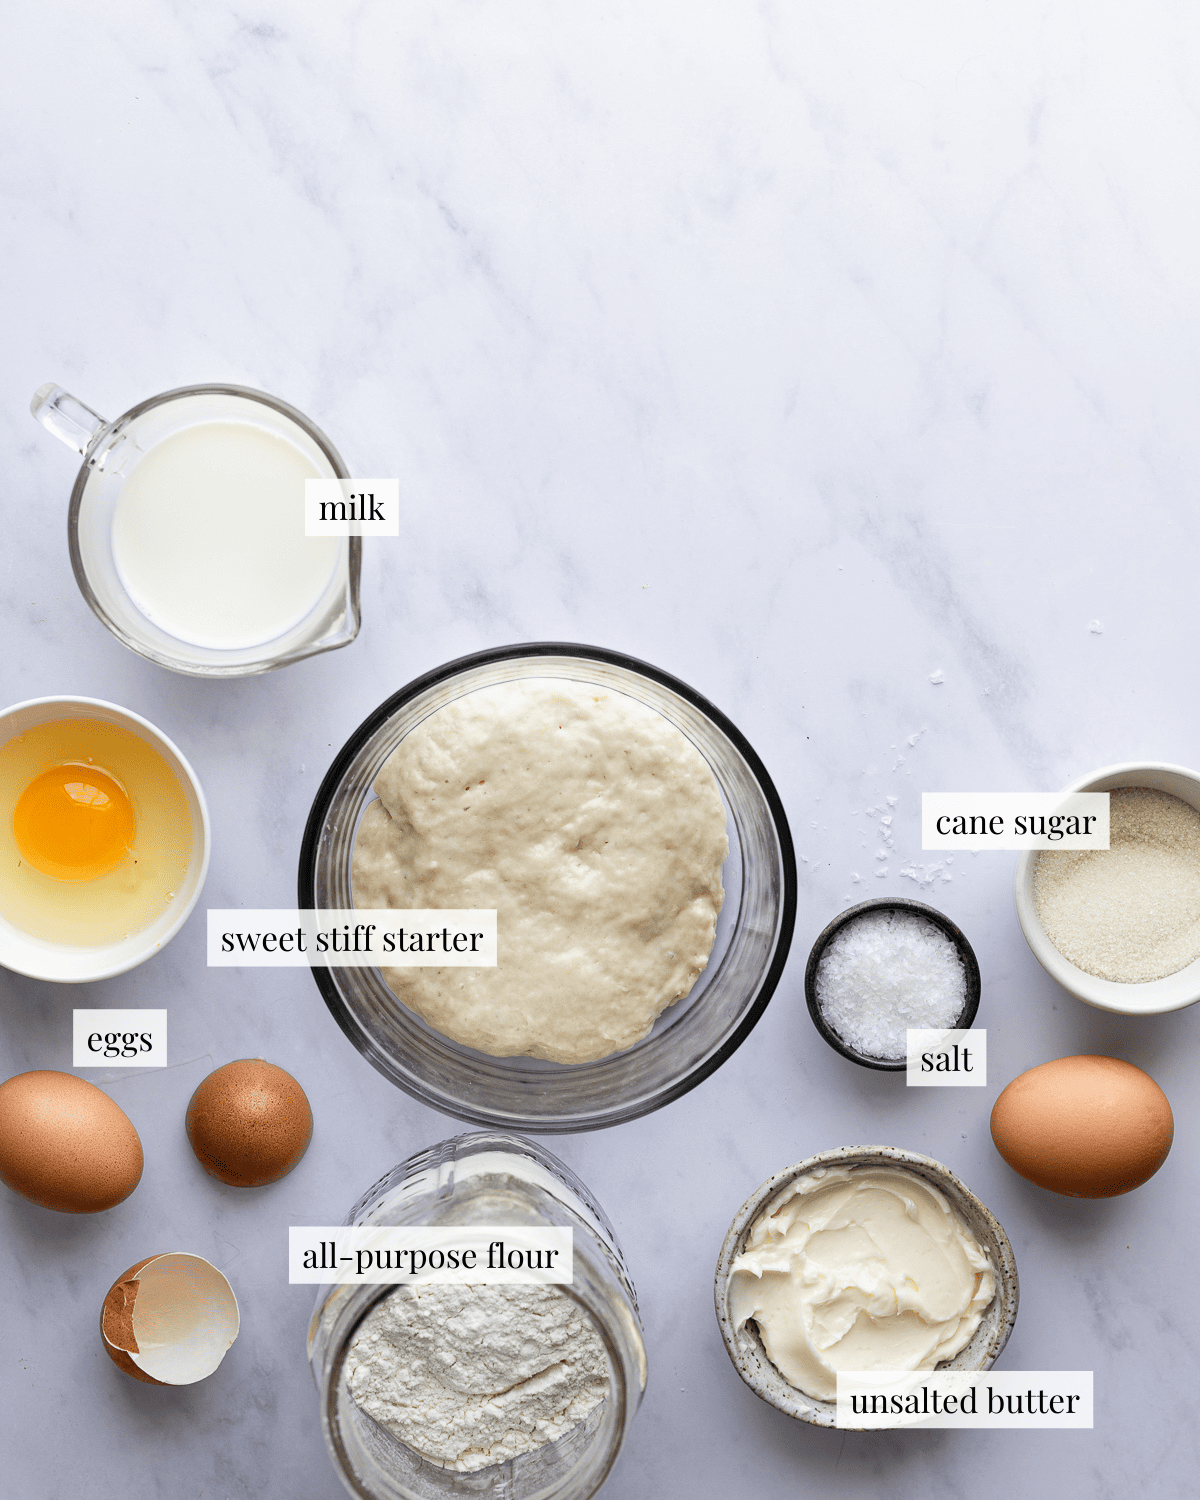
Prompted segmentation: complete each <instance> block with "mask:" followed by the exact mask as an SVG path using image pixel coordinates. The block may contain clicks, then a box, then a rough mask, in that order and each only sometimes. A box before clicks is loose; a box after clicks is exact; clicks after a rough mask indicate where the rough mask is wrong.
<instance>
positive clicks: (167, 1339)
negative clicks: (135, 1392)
mask: <svg viewBox="0 0 1200 1500" xmlns="http://www.w3.org/2000/svg"><path fill="white" fill-rule="evenodd" d="M240 1324H241V1320H240V1316H239V1313H238V1305H237V1298H236V1297H235V1296H234V1294H233V1288H232V1287H231V1286H230V1285H229V1282H228V1281H227V1280H226V1279H225V1277H224V1276H223V1275H222V1274H221V1272H220V1271H218V1270H217V1268H216V1266H214V1265H212V1264H211V1263H210V1262H209V1261H207V1260H205V1259H204V1258H203V1256H200V1255H186V1254H183V1253H180V1252H173V1253H172V1254H169V1255H154V1256H151V1257H150V1259H149V1260H141V1261H138V1263H137V1265H135V1266H130V1268H129V1270H128V1271H123V1272H122V1273H121V1275H120V1276H119V1277H118V1278H117V1280H116V1281H115V1282H113V1284H112V1286H111V1287H110V1288H109V1291H108V1295H107V1296H106V1297H105V1299H104V1305H103V1307H102V1308H101V1311H100V1332H101V1335H102V1336H103V1339H104V1347H105V1349H106V1350H107V1352H108V1356H109V1358H110V1359H111V1360H112V1362H113V1363H114V1364H115V1365H116V1366H117V1368H118V1369H121V1370H123V1371H124V1372H125V1374H126V1375H131V1376H132V1377H133V1379H134V1380H141V1381H143V1382H144V1383H145V1384H146V1385H194V1384H195V1383H196V1381H198V1380H205V1379H206V1378H207V1377H208V1376H209V1375H211V1374H212V1373H213V1371H214V1370H216V1369H217V1367H218V1366H219V1365H220V1363H221V1361H222V1360H223V1359H224V1358H225V1355H226V1353H227V1351H228V1350H229V1349H230V1348H231V1347H232V1345H233V1341H234V1340H235V1339H236V1338H237V1336H238V1329H239V1327H240Z"/></svg>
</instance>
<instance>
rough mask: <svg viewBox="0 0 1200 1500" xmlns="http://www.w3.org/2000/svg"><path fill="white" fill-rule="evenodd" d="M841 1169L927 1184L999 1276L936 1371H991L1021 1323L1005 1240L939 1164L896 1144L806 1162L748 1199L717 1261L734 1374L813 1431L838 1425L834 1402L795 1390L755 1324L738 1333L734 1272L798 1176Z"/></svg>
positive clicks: (720, 1315)
mask: <svg viewBox="0 0 1200 1500" xmlns="http://www.w3.org/2000/svg"><path fill="white" fill-rule="evenodd" d="M841 1166H865V1167H903V1168H904V1169H905V1170H906V1171H909V1172H912V1173H913V1174H914V1175H915V1176H917V1177H920V1178H923V1179H924V1181H926V1182H927V1183H929V1184H930V1185H931V1186H932V1187H935V1188H937V1190H938V1191H939V1192H940V1193H942V1194H943V1195H944V1196H945V1197H946V1198H947V1199H948V1200H949V1201H950V1204H951V1205H952V1207H953V1208H954V1209H956V1210H957V1212H958V1213H959V1214H960V1215H961V1216H962V1220H963V1222H964V1223H965V1224H966V1226H967V1228H968V1229H969V1230H970V1231H971V1233H972V1234H973V1235H974V1236H975V1238H976V1239H977V1240H978V1241H979V1243H980V1244H981V1245H982V1246H983V1248H984V1249H985V1250H986V1251H987V1255H988V1259H989V1260H990V1261H991V1263H992V1266H993V1268H994V1269H995V1272H996V1295H995V1297H994V1298H993V1299H992V1301H991V1304H990V1305H989V1307H988V1308H987V1310H986V1311H985V1313H984V1315H983V1317H982V1319H981V1320H980V1323H979V1327H978V1328H977V1329H976V1330H975V1333H974V1335H973V1336H972V1338H971V1341H970V1343H968V1344H967V1346H966V1347H965V1348H964V1349H962V1350H960V1351H959V1353H958V1354H956V1355H955V1357H954V1358H953V1359H950V1360H946V1361H945V1363H944V1364H942V1365H939V1366H938V1368H939V1369H946V1370H989V1369H991V1367H992V1365H994V1364H995V1362H996V1360H997V1358H998V1356H999V1354H1000V1351H1001V1350H1002V1349H1003V1348H1004V1346H1005V1344H1006V1343H1008V1336H1009V1334H1010V1333H1011V1332H1012V1329H1013V1324H1014V1323H1015V1322H1016V1321H1017V1297H1018V1285H1017V1263H1016V1261H1015V1260H1014V1259H1013V1252H1012V1246H1011V1245H1010V1244H1009V1242H1008V1236H1007V1235H1006V1234H1005V1233H1004V1230H1003V1229H1002V1228H1001V1227H1000V1225H999V1223H998V1222H997V1220H996V1219H995V1218H994V1216H993V1215H992V1214H991V1213H989V1211H988V1210H987V1209H986V1208H985V1207H984V1206H983V1204H982V1203H980V1201H979V1199H978V1198H976V1196H975V1194H974V1193H972V1192H971V1191H970V1190H969V1189H967V1188H966V1187H964V1186H963V1184H962V1183H961V1182H960V1181H959V1180H958V1178H957V1177H955V1175H954V1173H953V1172H951V1171H950V1169H949V1168H948V1167H944V1166H942V1164H941V1162H938V1161H934V1160H933V1158H932V1157H930V1156H920V1155H918V1154H917V1152H915V1151H902V1150H901V1149H900V1148H899V1147H897V1146H839V1147H838V1148H837V1149H836V1150H835V1151H822V1152H821V1153H820V1155H819V1156H809V1157H807V1158H806V1159H805V1160H804V1161H800V1162H797V1163H796V1164H795V1166H792V1167H784V1169H783V1170H782V1171H781V1172H776V1173H775V1175H774V1176H773V1177H769V1178H768V1179H767V1181H766V1182H764V1183H763V1185H762V1187H760V1188H758V1189H757V1190H756V1191H755V1192H753V1193H751V1194H750V1196H749V1198H747V1199H746V1201H745V1203H743V1204H742V1206H741V1208H739V1209H738V1211H737V1213H736V1214H735V1215H734V1217H733V1223H732V1224H731V1225H730V1226H729V1233H728V1234H727V1235H726V1236H725V1243H724V1244H723V1245H722V1246H721V1257H720V1259H719V1260H718V1261H717V1276H716V1287H715V1295H716V1305H717V1322H718V1324H719V1325H720V1328H721V1337H722V1338H723V1339H724V1340H725V1348H726V1350H727V1351H728V1353H729V1358H730V1359H731V1360H732V1361H733V1367H734V1369H735V1370H736V1371H737V1372H738V1374H739V1375H740V1376H741V1377H742V1379H743V1380H744V1381H745V1382H746V1384H747V1385H748V1386H749V1387H750V1389H751V1390H752V1391H753V1392H754V1394H755V1395H756V1396H761V1397H762V1399H763V1400H764V1401H767V1402H769V1403H770V1404H771V1405H772V1406H775V1407H778V1408H779V1410H780V1411H782V1412H786V1413H787V1414H788V1416H789V1417H799V1419H800V1420H801V1421H802V1422H811V1423H812V1424H813V1425H814V1426H816V1427H834V1426H836V1425H837V1403H836V1402H834V1401H820V1400H818V1399H817V1398H816V1397H814V1396H806V1395H805V1394H804V1392H803V1391H798V1390H797V1389H796V1387H795V1386H794V1385H789V1384H788V1382H787V1381H786V1380H785V1379H784V1378H783V1376H782V1375H781V1374H780V1373H779V1371H778V1370H777V1369H776V1368H775V1366H774V1365H773V1364H772V1363H771V1361H770V1360H769V1359H768V1358H767V1352H766V1350H765V1349H764V1348H763V1345H762V1340H761V1339H760V1338H759V1336H758V1330H757V1329H756V1328H755V1327H754V1326H753V1324H748V1325H747V1326H746V1327H744V1328H742V1329H740V1330H739V1329H735V1328H734V1325H733V1320H732V1318H731V1317H730V1315H729V1296H728V1294H729V1272H730V1268H731V1267H732V1265H733V1262H734V1260H735V1259H736V1258H737V1257H738V1256H739V1255H740V1254H741V1253H742V1251H743V1250H744V1249H745V1248H746V1241H747V1240H748V1239H749V1237H750V1228H751V1226H752V1225H753V1224H754V1222H755V1220H756V1219H757V1218H758V1217H759V1215H760V1214H761V1213H762V1212H763V1210H764V1209H766V1208H768V1207H769V1206H770V1204H771V1203H772V1202H773V1200H774V1199H775V1198H777V1197H778V1196H779V1195H780V1193H781V1192H783V1191H784V1189H786V1188H788V1187H790V1186H791V1184H792V1183H793V1182H794V1181H795V1180H796V1178H797V1177H803V1176H804V1174H805V1173H806V1172H812V1171H814V1170H816V1169H817V1168H818V1167H841Z"/></svg>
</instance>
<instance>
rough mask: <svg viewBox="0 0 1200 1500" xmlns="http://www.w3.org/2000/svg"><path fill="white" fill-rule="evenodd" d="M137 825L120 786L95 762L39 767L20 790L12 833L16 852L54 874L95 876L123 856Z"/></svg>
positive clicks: (76, 877)
mask: <svg viewBox="0 0 1200 1500" xmlns="http://www.w3.org/2000/svg"><path fill="white" fill-rule="evenodd" d="M136 827H137V825H136V823H135V821H134V816H133V805H132V804H131V802H130V800H129V796H128V794H127V793H126V791H125V788H124V787H123V786H122V785H121V784H120V782H119V781H117V780H116V779H115V778H114V777H112V776H110V775H109V774H108V772H107V771H101V770H100V769H99V767H97V766H89V765H83V764H78V763H71V764H68V765H65V766H55V767H54V769H53V770H50V771H43V772H42V774H41V775H40V776H37V777H35V778H34V780H33V781H31V782H30V783H29V785H28V786H27V787H26V788H25V790H24V791H23V792H22V793H21V796H20V798H19V799H18V801H17V806H16V809H15V810H14V812H13V833H14V834H15V835H16V840H17V848H18V849H19V850H20V851H21V857H22V858H23V859H25V860H27V861H28V862H29V863H30V864H31V865H32V866H33V867H34V869H35V870H41V872H42V874H43V875H53V876H54V877H55V878H56V879H58V880H95V879H96V877H97V876H99V875H106V874H107V873H108V872H109V870H112V869H114V868H115V867H116V866H117V865H119V864H120V863H121V861H122V860H123V859H124V858H125V855H126V853H127V851H128V850H129V848H130V846H131V844H132V843H133V835H134V830H135V829H136Z"/></svg>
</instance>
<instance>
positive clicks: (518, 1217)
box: [308, 1132, 646, 1500]
mask: <svg viewBox="0 0 1200 1500" xmlns="http://www.w3.org/2000/svg"><path fill="white" fill-rule="evenodd" d="M346 1222H347V1223H348V1224H399V1225H417V1224H419V1225H439V1226H449V1225H454V1224H505V1225H508V1224H534V1225H553V1224H558V1225H565V1226H567V1227H569V1228H570V1229H571V1230H572V1231H573V1244H574V1281H573V1282H572V1284H571V1285H570V1286H563V1287H561V1288H560V1290H561V1291H562V1292H563V1293H564V1294H565V1295H567V1296H569V1297H571V1298H572V1299H573V1300H574V1301H575V1302H577V1303H578V1304H579V1306H580V1307H581V1308H582V1309H583V1311H584V1312H585V1313H586V1314H587V1316H588V1317H589V1318H590V1319H591V1320H592V1323H593V1324H594V1326H595V1328H596V1331H597V1333H598V1334H599V1336H600V1341H601V1343H602V1344H603V1345H604V1349H605V1352H606V1354H607V1356H608V1395H607V1397H606V1398H605V1400H604V1401H602V1402H601V1404H600V1405H599V1406H598V1407H596V1408H595V1410H594V1411H593V1412H592V1413H591V1414H590V1415H589V1416H588V1417H586V1418H585V1419H584V1420H583V1421H582V1422H581V1423H580V1424H579V1425H578V1426H577V1427H575V1428H573V1429H572V1430H571V1431H570V1432H568V1433H566V1434H565V1435H564V1436H563V1437H561V1438H559V1439H558V1441H557V1442H553V1443H547V1444H545V1445H543V1446H542V1447H541V1448H537V1449H534V1450H533V1451H532V1452H530V1453H525V1454H521V1455H520V1456H519V1457H518V1458H514V1459H509V1460H507V1461H505V1462H504V1463H502V1464H493V1465H492V1466H490V1467H489V1468H486V1469H478V1470H476V1471H475V1472H474V1473H469V1474H460V1473H458V1472H457V1471H455V1470H452V1469H443V1468H441V1467H439V1466H438V1465H437V1464H434V1463H431V1462H430V1461H429V1460H428V1459H425V1458H422V1457H421V1455H420V1454H418V1453H416V1452H414V1451H413V1450H412V1449H411V1448H409V1447H407V1446H406V1445H405V1444H404V1443H402V1442H400V1441H399V1440H398V1439H397V1438H395V1437H393V1436H392V1434H391V1433H390V1432H388V1431H387V1429H386V1428H384V1427H382V1426H380V1425H379V1424H378V1423H377V1422H375V1421H374V1420H373V1419H372V1418H371V1417H369V1416H367V1415H366V1414H365V1413H364V1412H363V1411H362V1410H361V1409H360V1408H359V1406H358V1404H357V1403H356V1402H355V1400H354V1398H353V1396H352V1395H351V1394H350V1391H349V1387H348V1380H349V1375H350V1372H349V1370H348V1369H347V1355H348V1352H349V1348H350V1344H351V1342H352V1341H353V1339H354V1336H355V1334H356V1333H357V1331H358V1329H359V1326H360V1325H361V1323H362V1321H363V1319H364V1318H365V1317H366V1316H367V1314H368V1313H369V1312H370V1311H371V1309H372V1308H373V1307H375V1306H376V1305H377V1304H378V1303H379V1302H380V1301H382V1299H383V1298H384V1297H386V1296H388V1295H389V1294H390V1293H391V1292H392V1290H393V1288H392V1287H390V1286H343V1287H322V1288H321V1289H320V1291H319V1293H318V1294H317V1305H316V1310H315V1311H314V1313H313V1317H312V1323H311V1324H310V1327H309V1333H308V1357H309V1363H310V1365H311V1366H312V1372H313V1378H314V1379H315V1381H316V1383H317V1389H318V1391H319V1392H320V1394H321V1424H322V1428H323V1430H324V1434H325V1441H326V1443H327V1444H328V1447H329V1452H330V1454H331V1456H332V1458H333V1465H334V1468H335V1469H336V1470H337V1472H338V1475H339V1477H340V1478H341V1480H342V1483H343V1484H344V1485H345V1486H346V1488H347V1490H349V1492H350V1493H351V1494H352V1495H357V1496H359V1497H361V1500H445V1497H448V1496H457V1495H503V1496H505V1497H506V1500H535V1497H537V1500H587V1497H588V1496H589V1495H594V1494H595V1493H596V1491H597V1490H598V1489H599V1488H600V1486H601V1485H602V1484H603V1483H604V1481H605V1479H606V1478H607V1477H608V1474H609V1472H610V1471H611V1469H612V1466H613V1464H614V1463H615V1462H616V1459H617V1455H618V1453H619V1452H620V1451H621V1446H622V1444H623V1443H624V1441H625V1438H626V1435H627V1434H628V1432H629V1428H630V1425H631V1424H632V1422H633V1419H634V1417H635V1416H636V1414H637V1409H638V1406H639V1404H640V1403H641V1399H642V1392H643V1391H644V1389H645V1386H646V1349H645V1345H644V1343H643V1341H642V1325H641V1321H640V1319H639V1317H638V1309H637V1297H636V1294H635V1293H634V1289H633V1283H632V1282H631V1281H630V1279H629V1273H628V1272H627V1271H626V1269H625V1262H624V1259H623V1257H622V1255H621V1250H620V1247H619V1246H618V1244H617V1239H616V1235H615V1234H614V1233H613V1229H612V1225H611V1224H610V1223H609V1222H608V1219H607V1218H606V1217H605V1215H604V1211H603V1210H602V1209H601V1208H600V1207H599V1206H598V1205H597V1204H596V1203H594V1202H593V1201H592V1199H591V1197H590V1195H589V1193H588V1191H587V1189H586V1188H585V1187H584V1185H583V1184H582V1183H581V1182H580V1181H579V1179H578V1178H577V1177H576V1176H575V1175H574V1173H573V1172H571V1171H570V1169H569V1168H568V1167H566V1166H564V1165H563V1163H562V1162H560V1161H559V1160H558V1158H557V1157H555V1156H552V1155H551V1154H550V1153H549V1152H548V1151H546V1150H544V1149H542V1148H541V1147H539V1146H536V1145H535V1144H534V1143H533V1142H532V1141H526V1140H522V1139H521V1138H520V1137H519V1136H513V1135H505V1134H498V1133H491V1132H488V1133H480V1134H475V1135H461V1136H457V1137H455V1138H454V1139H453V1140H449V1141H442V1142H441V1144H440V1145H437V1146H433V1147H431V1148H430V1149H429V1150H428V1151H422V1152H420V1153H419V1154H418V1155H416V1156H413V1157H410V1158H409V1160H408V1161H406V1162H403V1163H401V1165H400V1166H398V1167H396V1168H394V1169H393V1170H392V1171H391V1172H389V1173H388V1174H387V1176H386V1177H384V1178H381V1180H380V1181H379V1182H377V1183H376V1184H375V1185H374V1187H372V1188H369V1189H368V1190H367V1192H366V1193H364V1194H363V1196H362V1197H361V1198H360V1199H359V1201H358V1202H357V1203H356V1204H355V1206H354V1208H353V1209H351V1211H350V1216H349V1218H348V1219H347V1220H346Z"/></svg>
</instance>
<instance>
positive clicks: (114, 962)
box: [0, 698, 210, 984]
mask: <svg viewBox="0 0 1200 1500" xmlns="http://www.w3.org/2000/svg"><path fill="white" fill-rule="evenodd" d="M55 719H97V720H99V721H101V722H102V723H107V724H116V725H117V726H119V727H120V728H121V729H124V730H127V731H128V732H129V733H130V734H135V735H137V737H138V738H139V739H141V740H144V741H145V742H146V744H148V745H150V746H151V747H152V748H153V749H155V750H157V751H158V753H159V755H161V756H162V758H163V759H164V760H165V761H166V763H167V765H168V766H170V768H171V770H172V771H173V772H174V773H175V776H176V778H177V779H178V781H179V785H180V786H181V787H182V788H183V794H184V797H185V798H186V799H187V805H188V811H189V812H190V813H191V816H192V857H191V860H190V861H189V863H188V868H187V874H186V875H185V876H184V878H183V880H182V881H181V883H180V885H179V888H178V890H177V891H176V892H175V899H174V901H172V903H171V905H170V906H169V907H168V908H167V909H166V910H165V911H163V912H162V913H161V914H160V915H159V916H158V917H156V918H155V919H154V921H152V922H151V923H149V925H148V926H146V927H143V928H142V929H141V930H140V931H138V932H134V933H131V934H130V935H129V936H128V937H126V938H122V939H121V940H120V941H119V942H115V943H104V944H97V945H91V946H85V945H82V944H71V943H52V942H49V941H46V940H45V939H43V938H36V937H33V936H32V935H31V934H29V933H27V932H23V931H22V930H21V929H20V928H19V927H14V926H13V925H12V923H11V922H8V921H7V920H6V919H5V917H4V914H3V912H2V911H0V964H3V966H4V967H5V968H6V969H12V970H14V971H15V972H16V973H18V974H28V975H29V976H30V977H31V978H33V979H49V980H52V981H54V982H55V983H57V984H83V983H86V982H88V981H90V980H93V979H109V978H111V977H112V975H114V974H124V973H125V972H126V970H128V969H135V968H136V967H137V966H138V964H140V963H144V962H145V961H146V959H148V958H149V957H150V956H151V955H152V954H154V953H157V952H158V950H159V949H160V948H162V947H164V946H165V945H166V944H167V943H169V942H170V941H171V939H172V938H173V937H174V936H175V934H176V933H177V932H178V931H179V929H180V928H181V927H182V926H183V924H184V922H185V921H186V920H187V918H188V914H189V913H190V912H191V910H192V908H193V907H194V906H195V904H196V902H197V901H198V900H199V898H200V892H201V890H202V888H203V886H204V877H205V876H206V875H207V874H208V853H209V842H210V840H209V825H208V808H207V806H206V805H205V801H204V793H203V791H202V790H201V788H200V782H199V781H198V780H197V777H196V773H195V771H193V770H192V768H191V766H190V765H188V763H187V760H186V759H185V758H184V756H183V754H182V753H181V752H180V750H179V749H178V748H177V747H176V746H175V745H174V744H172V742H171V741H170V740H169V739H168V738H167V737H166V735H165V734H163V732H162V730H160V729H156V728H155V727H154V725H153V724H151V723H150V722H149V721H148V720H147V719H143V718H142V717H141V715H140V714H135V713H132V712H130V710H129V709H127V708H121V707H119V706H118V705H117V704H115V703H105V702H104V701H103V700H102V699H99V698H31V699H29V700H28V702H25V703H17V704H14V705H13V707H12V708H7V709H5V710H4V711H3V713H0V745H4V744H7V743H8V741H9V740H11V739H13V738H14V737H15V736H16V735H18V734H24V733H26V732H27V731H28V730H30V729H32V728H34V726H35V725H37V724H46V723H49V722H52V721H53V720H55Z"/></svg>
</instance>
